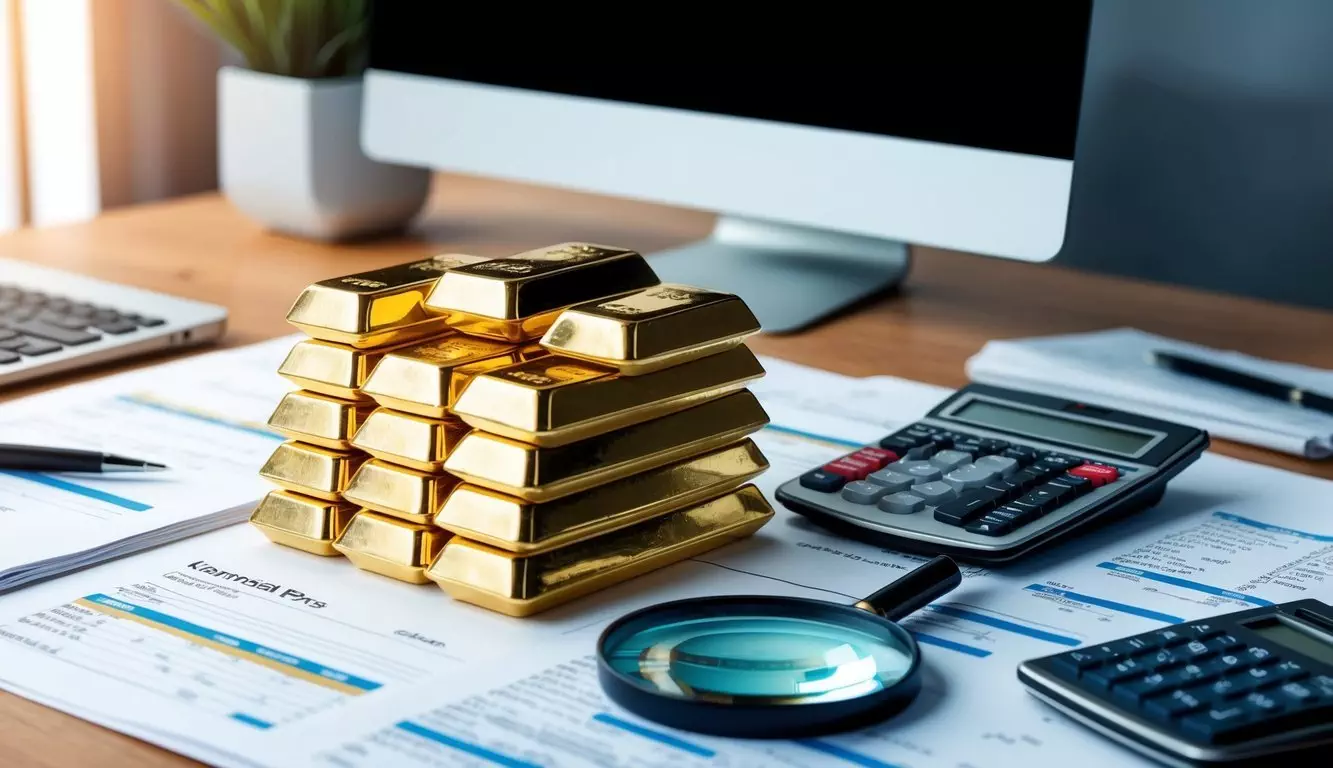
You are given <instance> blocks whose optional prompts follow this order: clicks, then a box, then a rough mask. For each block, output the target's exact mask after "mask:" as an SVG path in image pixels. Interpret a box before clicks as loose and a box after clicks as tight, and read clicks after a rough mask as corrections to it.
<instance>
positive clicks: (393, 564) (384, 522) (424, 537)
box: [333, 510, 451, 584]
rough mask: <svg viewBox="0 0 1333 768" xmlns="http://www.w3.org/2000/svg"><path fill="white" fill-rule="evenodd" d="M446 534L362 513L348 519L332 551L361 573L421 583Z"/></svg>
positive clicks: (446, 538)
mask: <svg viewBox="0 0 1333 768" xmlns="http://www.w3.org/2000/svg"><path fill="white" fill-rule="evenodd" d="M450 535H451V534H450V533H449V532H448V531H445V530H441V529H439V528H436V527H435V526H433V525H418V524H416V523H409V522H407V521H405V520H399V519H397V518H394V517H386V516H385V515H380V514H376V513H374V512H367V511H365V510H362V511H361V512H357V513H356V515H354V516H353V517H352V521H351V522H350V523H348V524H347V528H346V529H345V530H344V531H343V533H342V535H341V536H339V537H338V539H337V540H336V541H334V542H333V548H334V549H336V550H338V551H339V552H341V553H343V554H344V555H346V556H347V559H348V560H351V561H352V564H353V565H355V566H356V567H357V568H360V569H361V570H363V571H370V572H372V573H378V574H380V575H382V576H388V577H389V578H391V579H397V580H399V581H406V582H409V583H412V584H425V583H426V582H427V581H429V579H427V578H426V566H427V565H429V564H430V562H431V561H432V560H434V559H435V556H436V555H438V554H439V553H440V548H441V547H443V546H444V542H445V541H447V540H448V539H449V536H450Z"/></svg>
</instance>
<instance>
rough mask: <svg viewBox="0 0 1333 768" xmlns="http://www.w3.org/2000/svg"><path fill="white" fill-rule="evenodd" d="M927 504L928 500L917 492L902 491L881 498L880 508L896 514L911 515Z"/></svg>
mask: <svg viewBox="0 0 1333 768" xmlns="http://www.w3.org/2000/svg"><path fill="white" fill-rule="evenodd" d="M924 506H926V500H925V499H923V498H921V497H920V496H917V495H916V494H915V493H907V492H906V491H900V492H898V493H895V494H892V495H889V496H885V497H884V498H882V499H880V500H879V508H880V509H882V510H884V511H885V512H889V513H892V514H895V515H910V514H912V513H913V512H917V511H919V510H920V509H921V508H922V507H924Z"/></svg>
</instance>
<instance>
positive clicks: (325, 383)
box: [278, 339, 401, 402]
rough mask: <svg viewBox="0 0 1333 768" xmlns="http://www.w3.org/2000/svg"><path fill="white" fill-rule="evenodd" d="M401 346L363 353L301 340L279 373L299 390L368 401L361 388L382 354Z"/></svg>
mask: <svg viewBox="0 0 1333 768" xmlns="http://www.w3.org/2000/svg"><path fill="white" fill-rule="evenodd" d="M400 346H401V345H399V346H394V347H383V348H379V349H373V350H364V349H357V348H356V347H351V346H348V345H346V344H337V343H334V342H332V341H320V340H318V339H302V340H301V341H298V342H296V346H294V347H292V351H291V352H288V353H287V359H286V360H283V361H282V365H281V366H279V368H278V373H279V374H281V375H282V376H283V377H285V378H286V379H287V380H288V381H290V382H292V383H294V384H296V385H297V386H298V387H301V388H302V389H308V390H310V391H312V392H318V393H320V394H321V395H329V396H330V397H340V398H342V399H344V400H357V401H361V402H369V401H370V395H366V394H363V393H362V392H361V385H362V384H365V383H366V377H367V376H369V375H370V371H371V370H372V369H373V368H374V367H375V364H376V363H378V362H379V361H380V358H381V357H383V355H384V353H385V352H389V351H392V350H395V349H398V348H399V347H400Z"/></svg>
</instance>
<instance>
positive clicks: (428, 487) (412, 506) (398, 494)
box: [343, 459, 458, 523]
mask: <svg viewBox="0 0 1333 768" xmlns="http://www.w3.org/2000/svg"><path fill="white" fill-rule="evenodd" d="M456 485H458V478H456V477H454V476H453V475H447V474H442V473H441V474H428V473H426V472H418V471H416V470H415V469H408V468H407V467H400V466H398V465H397V464H390V463H389V462H387V461H380V460H379V459H371V460H370V461H367V462H366V463H365V464H362V465H361V468H360V469H358V470H357V471H356V474H355V475H353V476H352V480H351V482H349V483H348V484H347V490H345V491H343V498H344V499H346V500H347V501H349V502H351V503H353V504H360V505H361V506H363V507H366V508H367V509H371V510H373V511H375V512H382V513H384V514H386V515H390V516H393V517H397V518H401V519H403V520H406V521H408V522H409V523H429V522H430V521H431V518H433V517H434V516H435V511H436V510H438V509H439V508H440V505H441V504H443V503H444V499H445V497H446V496H448V495H449V492H450V491H451V490H453V488H454V486H456Z"/></svg>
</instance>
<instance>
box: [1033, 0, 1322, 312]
mask: <svg viewBox="0 0 1333 768" xmlns="http://www.w3.org/2000/svg"><path fill="white" fill-rule="evenodd" d="M1090 49H1091V50H1090V52H1089V61H1088V68H1089V69H1088V79H1087V87H1086V90H1085V95H1084V102H1083V115H1082V124H1081V127H1080V133H1079V144H1078V150H1077V157H1076V160H1075V166H1074V168H1075V171H1074V199H1073V203H1072V205H1071V210H1070V220H1069V233H1068V236H1067V238H1066V240H1065V247H1064V250H1063V251H1062V252H1061V255H1060V257H1059V261H1060V262H1062V263H1065V264H1069V265H1073V266H1078V267H1083V268H1088V269H1093V270H1099V271H1105V272H1115V273H1119V274H1125V275H1132V276H1136V277H1145V278H1150V279H1154V280H1162V281H1167V282H1175V283H1183V284H1187V285H1194V286H1199V287H1203V288H1210V289H1213V290H1220V291H1228V292H1232V293H1240V294H1246V295H1251V296H1258V297H1262V298H1268V299H1274V300H1277V301H1283V302H1290V303H1300V304H1309V305H1315V306H1323V307H1333V2H1329V0H1169V1H1165V2H1164V1H1163V0H1096V6H1095V10H1094V12H1093V29H1092V40H1091V45H1090Z"/></svg>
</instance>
